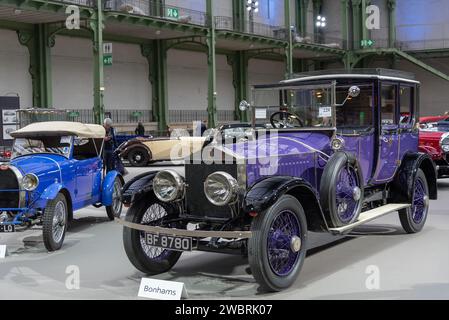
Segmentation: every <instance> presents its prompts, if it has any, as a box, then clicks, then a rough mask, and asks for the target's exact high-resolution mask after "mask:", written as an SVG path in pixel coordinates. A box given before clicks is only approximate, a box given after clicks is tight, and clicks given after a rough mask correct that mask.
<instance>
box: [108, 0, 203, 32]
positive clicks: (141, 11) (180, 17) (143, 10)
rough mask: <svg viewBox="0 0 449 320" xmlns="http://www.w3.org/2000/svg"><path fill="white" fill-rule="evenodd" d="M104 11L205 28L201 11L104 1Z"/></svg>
mask: <svg viewBox="0 0 449 320" xmlns="http://www.w3.org/2000/svg"><path fill="white" fill-rule="evenodd" d="M104 7H105V10H107V11H117V12H124V13H129V14H135V15H141V16H149V17H157V18H162V19H167V20H171V21H176V22H180V23H188V24H195V25H200V26H206V25H207V22H208V19H207V14H206V13H205V12H202V11H197V10H192V9H187V8H180V7H176V6H171V5H165V4H162V3H160V2H158V1H148V0H105V5H104Z"/></svg>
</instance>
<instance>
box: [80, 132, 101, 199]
mask: <svg viewBox="0 0 449 320" xmlns="http://www.w3.org/2000/svg"><path fill="white" fill-rule="evenodd" d="M73 158H74V159H75V160H76V162H75V165H76V191H75V193H76V198H77V199H76V202H77V203H78V204H79V206H86V205H89V204H92V203H96V202H98V194H99V190H100V188H101V170H102V161H101V159H100V158H99V157H98V155H97V151H96V149H95V146H94V144H93V140H92V139H89V141H87V142H85V141H83V142H82V143H78V145H75V146H74V149H73Z"/></svg>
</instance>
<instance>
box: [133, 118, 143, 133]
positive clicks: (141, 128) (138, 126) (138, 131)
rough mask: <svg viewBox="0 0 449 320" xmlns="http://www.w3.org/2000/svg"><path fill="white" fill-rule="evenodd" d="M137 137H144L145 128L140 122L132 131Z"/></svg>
mask: <svg viewBox="0 0 449 320" xmlns="http://www.w3.org/2000/svg"><path fill="white" fill-rule="evenodd" d="M134 132H135V133H136V135H137V136H144V135H145V127H144V126H143V124H142V122H140V121H139V123H138V124H137V128H136V130H134Z"/></svg>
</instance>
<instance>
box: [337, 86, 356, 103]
mask: <svg viewBox="0 0 449 320" xmlns="http://www.w3.org/2000/svg"><path fill="white" fill-rule="evenodd" d="M359 95H360V88H359V87H358V86H352V87H351V88H349V90H348V95H347V96H346V98H345V100H344V101H343V103H341V104H337V107H343V106H344V105H345V103H346V102H347V101H348V100H349V98H357V97H358V96H359Z"/></svg>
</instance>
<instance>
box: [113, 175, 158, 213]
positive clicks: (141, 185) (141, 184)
mask: <svg viewBox="0 0 449 320" xmlns="http://www.w3.org/2000/svg"><path fill="white" fill-rule="evenodd" d="M157 173H158V171H152V172H146V173H143V174H141V175H138V176H137V177H135V178H133V179H131V180H130V181H128V182H127V183H126V184H125V185H124V186H123V189H122V202H123V204H124V205H126V206H130V205H131V204H132V203H133V202H135V201H138V200H140V199H141V198H142V197H144V196H145V195H147V194H148V193H150V192H153V179H154V177H155V176H156V174H157Z"/></svg>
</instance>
